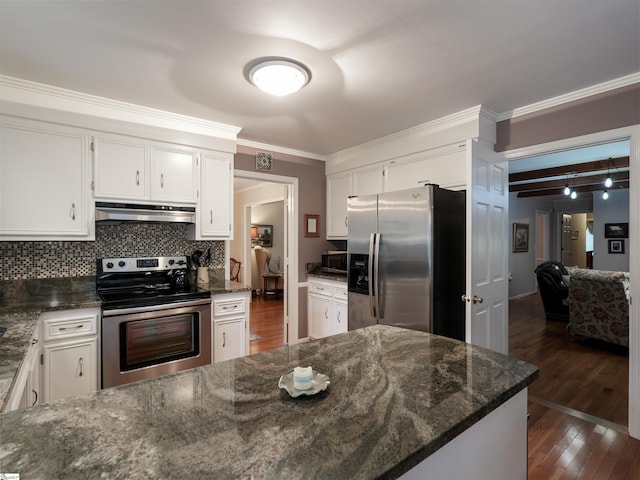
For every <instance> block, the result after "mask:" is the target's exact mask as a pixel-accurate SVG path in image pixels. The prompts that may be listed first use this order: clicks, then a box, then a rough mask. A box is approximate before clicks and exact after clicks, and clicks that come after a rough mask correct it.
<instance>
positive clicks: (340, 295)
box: [333, 284, 349, 301]
mask: <svg viewBox="0 0 640 480" xmlns="http://www.w3.org/2000/svg"><path fill="white" fill-rule="evenodd" d="M333 297H334V298H335V299H336V300H344V301H347V300H348V299H349V292H347V286H346V284H345V286H344V287H343V286H339V287H333Z"/></svg>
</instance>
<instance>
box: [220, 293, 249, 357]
mask: <svg viewBox="0 0 640 480" xmlns="http://www.w3.org/2000/svg"><path fill="white" fill-rule="evenodd" d="M250 293H251V292H239V293H221V294H214V296H213V342H212V344H213V358H214V362H223V361H225V360H231V359H233V358H238V357H244V356H245V355H247V354H248V353H249V327H250V315H249V302H250V301H251V299H250V296H249V295H250Z"/></svg>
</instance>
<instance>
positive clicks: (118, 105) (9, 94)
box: [0, 75, 241, 140]
mask: <svg viewBox="0 0 640 480" xmlns="http://www.w3.org/2000/svg"><path fill="white" fill-rule="evenodd" d="M0 98H1V99H2V100H3V101H8V102H14V103H18V104H27V105H31V106H36V107H43V108H49V109H53V110H62V111H66V112H73V113H79V114H84V115H90V116H97V117H103V118H108V119H112V120H121V121H127V122H132V123H139V124H142V125H148V126H153V127H162V128H169V129H172V130H178V131H182V132H189V133H195V134H199V135H206V136H214V137H218V138H224V139H227V140H236V139H237V136H238V133H239V132H240V130H241V128H240V127H235V126H232V125H226V124H223V123H217V122H212V121H209V120H204V119H201V118H196V117H190V116H187V115H181V114H177V113H172V112H167V111H165V110H159V109H155V108H150V107H144V106H141V105H136V104H132V103H127V102H121V101H118V100H112V99H109V98H105V97H99V96H96V95H89V94H86V93H82V92H77V91H74V90H67V89H64V88H59V87H54V86H52V85H45V84H42V83H37V82H32V81H29V80H23V79H20V78H15V77H9V76H7V75H0Z"/></svg>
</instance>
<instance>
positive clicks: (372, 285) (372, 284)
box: [367, 233, 377, 318]
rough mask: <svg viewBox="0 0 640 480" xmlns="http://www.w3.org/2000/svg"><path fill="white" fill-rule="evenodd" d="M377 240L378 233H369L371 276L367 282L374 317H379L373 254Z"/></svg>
mask: <svg viewBox="0 0 640 480" xmlns="http://www.w3.org/2000/svg"><path fill="white" fill-rule="evenodd" d="M375 242H376V234H375V233H372V234H370V235H369V261H368V265H367V275H368V277H369V281H368V282H367V283H368V284H369V310H370V311H371V316H372V317H373V318H377V313H376V307H375V305H376V302H375V297H376V291H375V282H374V275H373V255H374V245H375Z"/></svg>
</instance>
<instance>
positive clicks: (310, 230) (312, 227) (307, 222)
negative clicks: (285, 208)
mask: <svg viewBox="0 0 640 480" xmlns="http://www.w3.org/2000/svg"><path fill="white" fill-rule="evenodd" d="M304 236H305V237H319V236H320V215H305V216H304Z"/></svg>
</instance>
